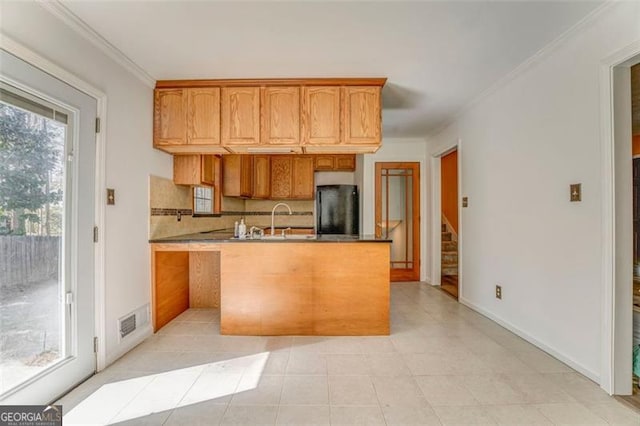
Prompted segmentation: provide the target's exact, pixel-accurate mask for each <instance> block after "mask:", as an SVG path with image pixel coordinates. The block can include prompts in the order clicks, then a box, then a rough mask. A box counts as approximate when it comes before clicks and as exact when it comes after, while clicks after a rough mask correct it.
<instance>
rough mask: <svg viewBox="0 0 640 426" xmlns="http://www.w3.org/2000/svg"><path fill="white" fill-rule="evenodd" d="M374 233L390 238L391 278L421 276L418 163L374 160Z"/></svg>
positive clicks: (408, 279)
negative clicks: (375, 161)
mask: <svg viewBox="0 0 640 426" xmlns="http://www.w3.org/2000/svg"><path fill="white" fill-rule="evenodd" d="M375 194H376V197H375V211H376V214H375V224H376V227H375V229H376V237H378V238H385V239H389V240H392V243H391V265H390V268H391V281H418V280H419V279H420V163H413V162H390V163H384V162H379V163H376V184H375Z"/></svg>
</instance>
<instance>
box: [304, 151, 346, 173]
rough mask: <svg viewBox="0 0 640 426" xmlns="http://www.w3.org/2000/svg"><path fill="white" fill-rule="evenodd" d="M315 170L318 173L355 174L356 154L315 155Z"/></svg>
mask: <svg viewBox="0 0 640 426" xmlns="http://www.w3.org/2000/svg"><path fill="white" fill-rule="evenodd" d="M313 168H314V169H315V170H316V171H336V172H353V171H354V170H355V169H356V156H355V155H354V154H342V155H331V154H318V155H314V156H313Z"/></svg>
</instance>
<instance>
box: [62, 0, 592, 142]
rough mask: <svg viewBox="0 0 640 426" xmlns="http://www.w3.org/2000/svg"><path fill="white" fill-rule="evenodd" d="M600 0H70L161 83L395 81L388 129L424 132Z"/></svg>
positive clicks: (388, 89)
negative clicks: (310, 79) (269, 79)
mask: <svg viewBox="0 0 640 426" xmlns="http://www.w3.org/2000/svg"><path fill="white" fill-rule="evenodd" d="M601 3H602V2H582V1H558V2H555V1H553V2H550V1H516V2H494V1H487V2H485V1H472V2H445V1H437V2H403V1H387V2H377V3H374V2H362V1H357V2H345V1H337V2H336V1H334V2H312V1H297V2H269V1H261V2H251V3H250V2H244V1H234V2H218V1H197V2H196V1H189V2H184V1H183V2H179V1H172V2H155V1H64V2H63V4H64V5H65V6H66V7H67V8H68V9H69V10H70V11H71V12H72V13H73V14H75V15H76V16H77V17H79V18H80V19H81V20H82V21H84V22H85V23H86V24H87V25H88V26H90V27H91V28H92V29H93V30H95V31H96V32H97V33H98V34H100V35H101V36H102V37H103V38H104V39H106V40H107V41H108V42H109V43H111V44H112V45H113V46H115V47H116V48H117V49H119V50H120V51H121V52H122V53H124V55H126V56H127V57H128V58H129V59H131V60H132V61H133V62H135V63H136V64H137V65H138V66H139V67H141V68H142V69H144V70H145V71H146V72H147V73H148V74H149V75H151V76H152V77H153V78H155V79H157V80H164V79H194V78H251V77H255V78H262V77H265V78H266V77H388V82H387V85H386V86H385V89H384V91H383V134H384V136H385V137H424V136H426V135H428V134H430V133H432V132H433V131H435V130H437V129H439V128H440V127H441V126H442V125H443V124H444V123H446V122H448V121H450V120H452V119H453V117H454V116H455V114H456V113H457V112H459V111H460V110H461V109H462V108H464V106H465V105H467V104H468V103H469V102H471V101H472V100H473V99H475V98H477V97H478V96H479V95H480V94H481V93H482V92H483V91H485V90H487V89H488V88H489V87H491V86H492V85H493V84H495V83H497V82H498V81H499V80H500V79H501V78H503V77H504V76H506V75H507V74H508V73H509V72H510V71H512V70H513V69H514V68H516V67H517V66H518V65H519V64H520V63H522V62H524V61H525V60H526V59H527V58H529V57H531V56H532V55H534V54H535V53H536V52H537V51H538V50H540V49H541V48H543V47H544V46H546V45H547V44H549V43H550V42H551V41H553V40H554V39H556V38H557V37H559V36H560V35H561V34H563V33H564V32H565V31H567V30H568V29H570V28H571V27H572V26H574V25H575V24H576V23H578V22H579V21H580V20H581V19H583V18H584V17H585V16H586V15H588V14H589V13H590V12H591V11H593V10H594V9H596V8H597V7H598V6H599V5H600V4H601Z"/></svg>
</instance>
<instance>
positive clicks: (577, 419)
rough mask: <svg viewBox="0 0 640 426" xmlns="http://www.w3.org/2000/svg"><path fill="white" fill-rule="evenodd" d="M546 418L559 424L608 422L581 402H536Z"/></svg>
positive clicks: (584, 425) (597, 423)
mask: <svg viewBox="0 0 640 426" xmlns="http://www.w3.org/2000/svg"><path fill="white" fill-rule="evenodd" d="M534 407H536V408H537V409H538V410H539V411H540V412H541V413H542V414H543V415H544V416H545V417H546V418H548V419H549V420H551V421H552V422H553V423H554V424H557V425H582V426H587V425H589V426H591V425H606V424H607V422H606V421H605V420H604V419H603V418H601V417H600V416H597V415H596V414H594V413H593V412H591V411H590V410H589V409H588V408H587V407H585V406H584V405H582V404H579V403H569V404H536V405H534Z"/></svg>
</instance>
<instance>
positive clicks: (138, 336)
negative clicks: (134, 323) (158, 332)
mask: <svg viewBox="0 0 640 426" xmlns="http://www.w3.org/2000/svg"><path fill="white" fill-rule="evenodd" d="M152 334H153V328H152V327H151V323H149V324H147V325H146V326H144V327H143V328H141V329H140V330H138V331H137V332H135V333H133V334H131V335H130V336H127V338H125V340H123V341H122V343H121V344H120V345H119V346H118V348H117V350H116V351H114V352H110V353H108V354H107V359H106V363H105V366H107V367H108V366H109V365H111V364H113V363H114V362H116V361H117V360H118V359H120V358H121V357H122V356H124V355H125V354H126V353H127V352H129V351H130V350H131V349H133V348H135V347H136V346H138V345H139V344H140V343H142V342H143V341H144V340H146V339H147V337H149V336H151V335H152Z"/></svg>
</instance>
